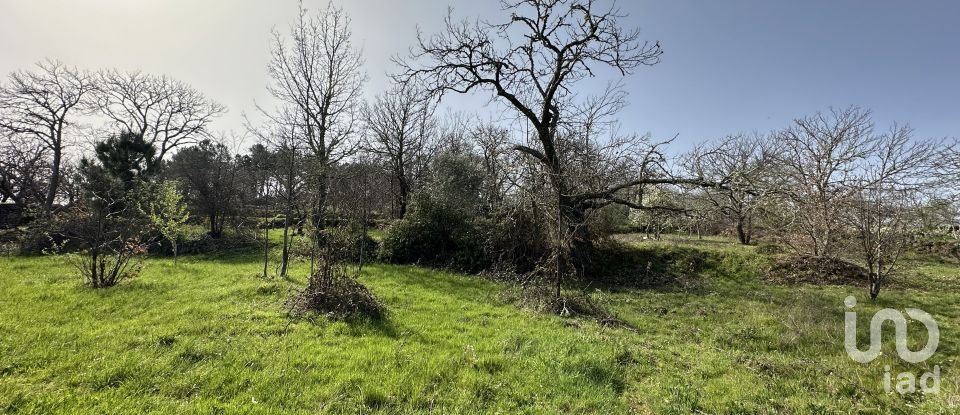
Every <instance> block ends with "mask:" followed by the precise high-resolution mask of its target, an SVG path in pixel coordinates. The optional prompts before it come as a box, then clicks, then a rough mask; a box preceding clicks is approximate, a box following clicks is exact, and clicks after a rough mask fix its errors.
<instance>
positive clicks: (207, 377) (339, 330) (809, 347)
mask: <svg viewBox="0 0 960 415" xmlns="http://www.w3.org/2000/svg"><path fill="white" fill-rule="evenodd" d="M711 240H712V241H713V242H682V241H681V242H679V243H676V244H675V243H674V242H672V241H666V242H636V243H635V244H636V245H637V246H638V247H640V248H642V249H656V250H666V251H669V250H671V249H694V250H697V251H698V252H701V253H702V254H703V255H704V256H705V257H708V258H709V260H708V261H707V262H708V264H709V265H710V266H709V267H707V268H706V269H705V270H703V271H702V272H699V273H697V274H696V275H688V276H685V277H684V278H685V279H684V281H682V284H676V285H671V286H666V287H660V288H655V289H643V290H640V289H629V290H616V291H606V290H605V291H599V290H594V291H592V292H591V295H592V296H593V297H594V298H595V299H597V300H599V301H600V302H602V303H603V304H606V305H607V307H608V308H609V309H610V310H612V311H614V312H615V313H616V314H617V315H618V316H619V317H620V318H621V319H623V320H624V321H626V322H627V323H629V325H630V326H631V327H629V328H606V327H600V326H599V325H598V324H596V323H595V322H593V321H592V320H588V319H572V320H571V319H563V318H560V317H555V316H547V315H542V314H537V313H535V312H533V311H530V310H525V309H521V308H518V307H516V306H515V305H513V304H508V303H505V302H504V301H503V300H502V299H501V298H503V297H502V296H501V292H502V291H503V290H504V289H505V288H506V287H505V286H503V285H500V284H497V283H493V282H489V281H485V280H481V279H479V278H476V277H469V276H461V275H455V274H449V273H445V272H438V271H432V270H426V269H423V268H418V267H404V266H389V265H373V266H368V267H365V268H364V272H363V276H362V282H364V283H365V284H367V285H368V286H369V287H371V289H372V290H373V291H374V293H375V294H376V295H377V296H378V297H379V298H381V299H382V300H383V302H384V303H385V304H386V305H387V307H388V309H389V317H388V319H386V320H385V321H382V322H354V323H344V322H330V321H328V320H326V319H324V318H322V317H317V318H314V319H310V320H300V321H294V322H291V321H290V320H289V319H288V318H287V316H286V314H285V312H284V305H283V302H284V300H285V299H286V298H287V297H288V295H289V292H290V291H291V290H293V289H296V288H298V287H300V286H302V283H303V281H302V277H303V275H304V274H305V272H306V265H305V264H298V265H297V266H296V267H295V268H294V269H293V272H292V274H293V275H295V276H297V277H295V278H294V280H293V281H289V282H288V281H282V280H277V279H274V280H261V279H258V278H256V275H257V274H258V272H259V269H260V266H259V265H258V263H257V257H258V256H257V255H256V254H255V253H252V254H250V255H236V256H231V257H219V258H218V257H205V256H187V257H183V258H181V261H180V265H179V266H177V267H174V266H173V262H172V260H169V259H162V258H161V259H151V260H149V261H148V264H147V268H146V269H145V271H144V273H143V275H142V276H141V277H139V278H137V279H135V280H131V281H126V282H123V283H121V285H120V286H117V287H114V288H111V289H105V290H92V289H88V288H85V287H84V286H82V284H81V282H80V280H79V278H78V277H76V276H75V274H74V273H73V271H72V270H71V269H70V268H69V267H67V266H66V265H65V264H64V263H63V261H62V259H61V258H57V257H34V258H25V257H13V258H0V412H10V413H43V414H46V413H58V412H59V413H139V412H159V413H289V412H295V413H296V412H299V413H316V412H334V413H337V412H345V413H358V412H363V413H398V412H399V413H407V412H421V413H424V412H435V413H628V412H633V413H677V414H681V413H683V414H686V413H691V412H697V411H699V412H702V413H804V414H805V413H851V412H865V413H891V412H893V413H896V412H903V413H913V412H920V413H955V412H956V411H957V407H958V405H960V392H958V383H957V381H958V380H960V379H958V377H957V375H956V373H957V370H956V363H957V362H956V361H955V359H956V357H957V355H958V345H960V343H958V339H960V333H958V329H957V327H958V323H960V301H958V300H960V290H958V288H960V284H958V281H960V268H958V267H956V266H954V265H950V264H943V263H936V262H934V261H929V260H925V259H911V261H912V262H911V269H912V270H913V271H912V275H913V277H912V279H911V282H912V284H909V285H904V286H898V287H896V288H891V289H888V290H886V291H884V292H883V293H882V294H881V298H880V300H879V301H878V302H877V303H876V304H871V303H870V302H869V301H867V300H866V296H865V290H864V289H862V288H855V287H813V286H801V287H786V286H770V285H768V284H765V283H763V282H762V280H761V279H760V278H759V275H758V272H759V270H761V269H762V268H763V265H764V263H765V261H766V259H765V258H763V257H760V256H758V255H755V254H753V253H752V249H751V248H741V247H738V246H736V245H735V244H732V243H730V242H729V241H726V240H723V239H711ZM850 294H854V295H857V296H858V298H859V299H860V305H858V307H857V311H858V312H860V323H861V328H862V327H863V326H865V325H866V324H867V322H868V319H869V317H870V315H871V314H872V312H873V311H875V310H877V309H880V308H883V307H892V308H897V309H903V308H907V307H918V308H921V309H924V310H926V311H928V312H930V313H931V314H933V316H934V317H935V318H936V319H937V321H938V322H939V324H940V328H941V342H940V348H939V350H938V352H937V354H936V355H935V356H934V357H933V358H932V359H931V360H930V361H928V362H925V363H921V364H916V365H914V364H907V363H904V362H901V361H900V360H899V359H898V358H897V357H896V353H895V351H894V346H893V342H892V337H893V336H892V330H889V331H890V332H889V333H886V334H888V336H887V341H885V345H884V356H883V357H881V358H880V359H878V360H876V361H874V362H872V363H870V364H866V365H863V364H859V363H855V362H853V361H852V360H850V359H849V358H848V357H847V356H846V353H845V352H844V348H843V312H844V311H845V310H844V307H843V299H844V297H846V296H847V295H850ZM914 325H915V324H911V333H916V334H917V335H916V336H913V337H914V338H915V339H916V341H915V342H914V343H915V344H912V348H913V349H914V350H915V349H917V348H919V347H920V345H921V344H920V343H922V341H923V339H924V338H925V336H923V335H922V326H921V327H914ZM916 325H917V326H919V324H916ZM861 332H862V333H861V336H860V337H861V345H865V344H866V338H867V337H866V330H865V329H861ZM934 364H939V365H940V366H941V374H942V377H943V378H942V385H941V391H940V393H939V394H938V395H927V396H923V395H920V394H916V395H910V396H901V395H899V394H885V393H884V392H883V390H882V385H881V381H882V377H883V373H884V372H883V370H884V366H885V365H891V366H893V372H895V373H899V372H902V371H907V370H910V371H912V372H914V373H915V374H919V373H920V372H921V371H926V370H930V368H932V366H933V365H934Z"/></svg>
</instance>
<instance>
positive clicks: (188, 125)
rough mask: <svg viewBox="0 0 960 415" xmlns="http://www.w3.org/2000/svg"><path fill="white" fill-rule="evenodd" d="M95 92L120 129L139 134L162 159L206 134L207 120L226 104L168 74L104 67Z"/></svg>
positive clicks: (103, 111) (104, 112) (99, 104)
mask: <svg viewBox="0 0 960 415" xmlns="http://www.w3.org/2000/svg"><path fill="white" fill-rule="evenodd" d="M97 78H98V82H99V85H100V88H99V90H98V92H97V93H96V94H95V97H96V104H97V107H98V109H99V112H100V114H102V115H103V116H106V117H107V118H108V119H109V120H110V121H111V122H112V123H113V124H114V125H113V127H114V128H118V129H121V130H124V131H130V132H133V133H137V134H140V135H142V136H143V138H144V140H146V141H147V142H148V143H150V144H151V145H152V146H154V148H156V150H157V157H156V159H155V160H156V163H162V162H163V160H164V157H166V156H167V155H168V154H169V153H170V152H171V151H172V150H173V149H175V148H177V147H180V146H183V145H187V144H194V143H198V142H200V141H201V140H203V139H209V138H211V135H210V131H209V127H210V123H211V122H212V121H213V120H214V119H215V118H217V117H218V116H220V115H222V114H223V113H224V112H226V108H224V107H223V106H222V105H220V104H219V103H217V102H214V101H212V100H209V99H207V98H206V97H204V95H203V93H201V92H200V91H199V90H197V89H194V88H193V87H191V86H189V85H187V84H185V83H183V82H181V81H178V80H175V79H173V78H170V77H167V76H156V75H151V74H147V73H144V72H140V71H133V72H121V71H118V70H115V69H114V70H104V71H101V72H100V73H99V74H98V76H97Z"/></svg>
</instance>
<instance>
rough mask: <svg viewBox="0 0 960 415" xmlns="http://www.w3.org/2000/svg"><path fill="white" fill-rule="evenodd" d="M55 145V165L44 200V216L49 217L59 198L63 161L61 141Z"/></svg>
mask: <svg viewBox="0 0 960 415" xmlns="http://www.w3.org/2000/svg"><path fill="white" fill-rule="evenodd" d="M53 147H54V148H53V166H52V168H51V171H50V187H49V188H48V189H47V197H46V198H45V199H44V201H43V216H44V217H49V216H50V213H51V212H53V204H54V203H55V202H56V200H57V188H59V187H60V164H61V162H62V161H61V159H62V157H61V156H62V155H61V150H60V145H59V143H57V144H56V145H54V146H53Z"/></svg>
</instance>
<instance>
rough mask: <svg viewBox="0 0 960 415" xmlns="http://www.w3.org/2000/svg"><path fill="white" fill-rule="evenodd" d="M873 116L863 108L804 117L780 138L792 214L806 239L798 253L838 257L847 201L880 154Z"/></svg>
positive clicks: (780, 162)
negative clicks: (869, 159) (867, 163)
mask: <svg viewBox="0 0 960 415" xmlns="http://www.w3.org/2000/svg"><path fill="white" fill-rule="evenodd" d="M873 127H874V126H873V121H872V120H871V118H870V112H869V111H867V110H863V109H860V108H857V107H849V108H846V109H842V110H833V109H832V110H830V112H829V113H817V114H815V115H813V116H809V117H804V118H798V119H796V120H794V123H793V125H792V126H790V127H789V128H786V129H784V130H783V131H781V132H780V133H779V134H778V138H777V147H778V148H780V149H781V152H780V153H779V154H778V155H777V164H778V166H779V167H778V168H779V170H778V171H777V174H778V175H779V176H780V177H782V179H783V181H784V182H786V185H785V186H784V187H783V188H782V194H783V196H784V199H785V200H784V202H785V203H786V204H787V205H788V207H787V209H785V211H786V212H788V213H789V214H790V215H791V216H792V222H793V229H792V230H793V231H795V232H791V233H797V234H799V235H800V236H801V240H800V241H799V243H793V242H791V245H793V246H794V247H795V248H797V249H801V250H808V251H809V252H810V253H811V254H813V255H816V256H831V255H836V254H837V253H838V250H836V249H835V248H836V246H837V243H838V241H839V240H841V238H842V230H843V220H842V219H843V218H842V213H843V205H844V204H843V202H844V201H845V200H848V199H849V198H850V196H851V195H852V194H853V193H854V192H855V191H856V189H857V186H856V184H857V180H858V172H859V171H861V169H862V168H863V167H864V163H865V161H866V159H867V157H868V156H869V155H870V154H871V153H873V152H874V151H875V150H876V147H877V138H876V136H875V135H874V134H873Z"/></svg>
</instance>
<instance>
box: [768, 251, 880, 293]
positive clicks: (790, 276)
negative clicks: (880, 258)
mask: <svg viewBox="0 0 960 415" xmlns="http://www.w3.org/2000/svg"><path fill="white" fill-rule="evenodd" d="M767 275H768V279H770V280H772V281H775V282H779V283H786V284H804V283H806V284H817V285H855V286H862V285H864V284H866V283H867V281H868V277H869V274H868V272H867V270H866V269H865V268H863V267H861V266H859V265H857V264H852V263H850V262H847V261H844V260H842V259H836V258H826V257H817V256H810V255H799V256H790V257H786V258H783V259H780V260H777V261H776V262H774V263H773V265H772V266H771V267H770V271H769V272H768V273H767Z"/></svg>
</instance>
